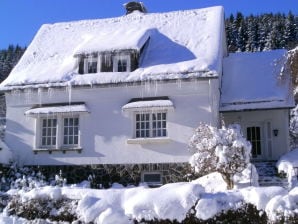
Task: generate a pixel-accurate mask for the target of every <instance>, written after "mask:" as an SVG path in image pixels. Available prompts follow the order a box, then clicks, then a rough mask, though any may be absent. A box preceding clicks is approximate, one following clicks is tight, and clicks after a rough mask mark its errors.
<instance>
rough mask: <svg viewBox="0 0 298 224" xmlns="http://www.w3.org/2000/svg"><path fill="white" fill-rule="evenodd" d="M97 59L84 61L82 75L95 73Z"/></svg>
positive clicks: (90, 58)
mask: <svg viewBox="0 0 298 224" xmlns="http://www.w3.org/2000/svg"><path fill="white" fill-rule="evenodd" d="M97 61H98V58H97V57H87V58H85V59H84V73H97Z"/></svg>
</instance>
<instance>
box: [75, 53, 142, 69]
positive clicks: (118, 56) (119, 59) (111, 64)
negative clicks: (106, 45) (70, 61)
mask: <svg viewBox="0 0 298 224" xmlns="http://www.w3.org/2000/svg"><path fill="white" fill-rule="evenodd" d="M137 60H138V54H137V53H136V52H103V53H101V52H99V53H97V54H95V53H94V54H89V55H80V56H79V60H78V63H79V66H78V67H79V70H78V72H79V74H92V73H100V72H131V71H134V70H135V69H137V67H138V61H137Z"/></svg>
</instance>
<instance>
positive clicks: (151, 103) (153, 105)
mask: <svg viewBox="0 0 298 224" xmlns="http://www.w3.org/2000/svg"><path fill="white" fill-rule="evenodd" d="M173 108H174V104H173V102H172V101H171V100H140V101H135V102H130V103H127V104H125V105H124V106H123V107H122V110H123V111H129V110H134V111H137V110H146V109H147V110H148V109H150V110H152V109H153V110H154V109H173Z"/></svg>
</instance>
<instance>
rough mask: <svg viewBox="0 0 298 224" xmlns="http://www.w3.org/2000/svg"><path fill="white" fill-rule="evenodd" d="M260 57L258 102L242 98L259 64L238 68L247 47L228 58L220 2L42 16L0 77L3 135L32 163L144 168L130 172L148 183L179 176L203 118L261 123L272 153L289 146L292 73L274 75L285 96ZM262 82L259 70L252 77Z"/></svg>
mask: <svg viewBox="0 0 298 224" xmlns="http://www.w3.org/2000/svg"><path fill="white" fill-rule="evenodd" d="M283 53H284V52H283ZM253 55H254V54H251V55H248V56H247V57H248V58H250V57H253ZM256 55H258V57H260V60H263V59H264V63H261V65H263V66H264V67H267V66H269V67H270V69H264V70H261V71H264V72H266V74H263V72H258V75H260V76H262V75H264V79H266V80H268V81H269V82H270V88H271V89H270V90H268V91H267V92H266V91H265V90H266V89H267V88H266V86H264V87H262V89H263V90H264V92H266V94H265V95H262V96H261V97H262V99H263V98H264V100H265V101H266V102H264V101H262V100H261V101H258V100H255V99H257V98H258V95H257V94H259V92H256V95H253V96H254V97H255V98H254V99H253V101H254V100H255V101H256V102H255V104H256V106H255V107H250V106H244V107H242V106H243V105H244V104H242V102H245V105H246V101H248V104H249V105H251V99H250V98H247V94H246V93H247V92H243V95H241V93H242V92H241V91H238V90H239V89H240V90H241V87H240V85H243V84H244V85H245V83H246V82H247V80H245V78H243V77H246V76H247V75H253V76H254V77H255V76H256V75H257V73H252V74H250V73H248V72H246V68H245V69H244V70H240V72H239V71H237V69H238V67H237V65H238V58H239V60H241V63H242V62H243V63H244V64H245V62H244V61H245V60H246V57H245V54H243V55H242V54H235V55H234V54H233V55H231V56H229V57H227V56H228V54H227V48H226V39H225V28H224V11H223V8H222V7H211V8H204V9H196V10H188V11H177V12H168V13H143V12H140V11H133V12H132V13H130V14H127V15H125V16H121V17H117V18H109V19H98V20H85V21H76V22H65V23H57V24H50V25H43V26H42V27H41V28H40V30H39V31H38V33H37V34H36V36H35V38H34V39H33V41H32V43H31V44H30V45H29V47H28V49H27V50H26V52H25V54H24V55H23V57H22V58H21V60H20V62H19V63H18V64H17V66H16V67H15V68H14V69H13V71H12V72H11V74H10V75H9V77H8V78H7V79H6V80H5V81H4V82H3V83H2V84H1V85H0V90H1V91H2V92H5V96H6V103H7V121H6V133H5V143H6V144H7V145H8V146H9V148H10V149H11V150H12V151H13V152H14V155H15V159H16V160H17V161H18V162H19V163H21V164H24V165H39V166H42V165H44V166H50V165H55V166H58V165H63V166H89V165H90V166H92V167H98V166H101V167H105V168H107V167H110V168H111V167H116V168H117V169H118V170H119V169H121V167H127V166H128V165H131V166H134V167H135V165H137V167H138V168H137V171H135V169H136V168H133V170H134V171H133V172H136V173H137V174H139V175H140V177H142V180H143V181H147V182H163V183H165V182H171V181H175V179H173V176H175V175H174V173H176V174H178V176H179V175H182V174H181V172H182V171H181V169H182V167H184V166H185V165H186V164H187V163H188V159H189V157H190V152H189V151H188V149H187V145H188V141H189V138H190V137H191V135H192V134H193V130H194V128H196V127H197V126H198V124H199V123H200V122H205V123H208V124H211V125H214V126H219V125H220V122H221V119H222V118H221V115H220V112H222V114H223V118H224V120H225V121H226V123H232V122H240V123H241V124H243V125H244V131H245V130H247V131H252V132H254V131H256V132H261V134H260V135H261V137H251V138H250V140H251V141H253V144H255V143H254V142H257V143H256V144H257V145H258V144H261V145H262V148H261V149H259V148H257V149H256V150H257V152H256V153H254V154H256V155H257V158H259V157H260V158H261V156H262V159H276V158H277V157H278V156H279V155H280V154H282V153H283V152H286V151H287V150H288V143H287V142H288V139H287V133H288V129H287V122H288V112H289V108H290V107H292V106H293V99H292V95H291V93H290V91H288V90H289V78H285V77H286V76H287V75H288V74H284V75H283V78H281V80H280V82H279V84H278V87H279V88H280V89H281V91H279V92H280V93H285V91H286V90H287V94H289V95H287V96H285V95H279V96H276V94H275V92H274V91H275V90H274V89H272V88H275V86H274V85H273V83H275V82H276V80H277V76H276V75H275V72H278V71H280V66H279V64H278V63H277V64H278V65H277V66H275V65H272V64H271V62H272V61H270V62H269V61H268V60H272V59H273V58H272V57H267V56H266V55H267V54H263V53H260V54H256ZM269 55H271V54H269ZM273 55H274V56H276V57H277V58H280V56H281V54H280V52H279V51H278V54H273ZM238 56H239V57H238ZM276 57H275V58H274V59H276ZM249 60H250V59H249ZM250 61H251V63H253V62H258V64H260V63H259V61H252V60H250ZM265 61H266V63H265ZM234 68H235V69H234ZM241 68H243V67H241ZM253 68H255V69H256V68H257V67H254V65H253V66H252V68H251V67H249V69H253ZM252 71H253V70H252ZM267 72H268V73H267ZM273 73H274V74H273ZM238 75H239V78H238ZM241 77H242V78H241ZM259 80H262V78H253V77H251V79H249V81H250V83H249V85H250V86H254V83H253V82H254V81H255V82H256V84H257V83H259ZM278 80H279V79H278ZM238 82H239V83H238ZM221 83H223V85H222V87H221ZM271 84H272V85H271ZM234 88H235V89H234ZM249 90H251V91H254V89H252V88H250V89H249ZM221 92H222V96H221V101H220V93H221ZM235 92H236V93H237V94H235V95H234V93H235ZM270 93H272V94H273V95H270ZM260 94H262V91H260ZM250 95H251V94H249V96H250ZM241 97H244V98H241ZM275 97H280V98H275ZM285 97H286V98H285ZM267 98H272V99H273V98H274V100H276V102H277V103H270V102H268V103H267V100H268V99H267ZM274 100H273V101H274ZM251 109H253V110H251ZM267 109H270V111H269V110H267ZM268 112H269V113H268ZM259 127H260V130H259ZM267 130H268V133H267V132H266V131H267ZM274 130H278V134H277V136H273V135H272V131H274ZM245 133H246V132H245ZM266 133H267V136H266V137H264V136H263V135H265V134H266ZM247 135H248V133H247ZM265 139H266V142H264V141H265ZM259 142H261V143H259ZM269 142H270V144H269ZM263 144H266V147H267V148H266V153H265V149H263V147H265V146H263ZM256 147H257V146H254V148H256ZM258 147H259V146H258ZM258 150H259V151H260V153H259V151H258ZM180 171H181V172H180ZM179 172H180V173H179ZM176 177H177V175H176ZM176 177H175V178H176Z"/></svg>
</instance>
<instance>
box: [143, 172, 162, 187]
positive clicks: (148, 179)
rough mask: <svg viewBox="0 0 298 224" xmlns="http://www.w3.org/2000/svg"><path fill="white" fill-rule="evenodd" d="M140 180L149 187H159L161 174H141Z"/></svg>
mask: <svg viewBox="0 0 298 224" xmlns="http://www.w3.org/2000/svg"><path fill="white" fill-rule="evenodd" d="M142 179H143V182H145V183H147V184H148V185H149V186H159V185H161V184H162V180H161V179H162V178H161V174H160V173H158V172H152V173H151V172H150V173H143V175H142Z"/></svg>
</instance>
